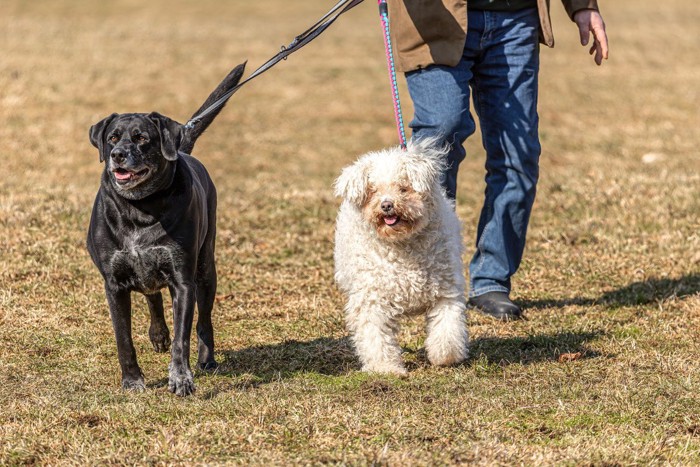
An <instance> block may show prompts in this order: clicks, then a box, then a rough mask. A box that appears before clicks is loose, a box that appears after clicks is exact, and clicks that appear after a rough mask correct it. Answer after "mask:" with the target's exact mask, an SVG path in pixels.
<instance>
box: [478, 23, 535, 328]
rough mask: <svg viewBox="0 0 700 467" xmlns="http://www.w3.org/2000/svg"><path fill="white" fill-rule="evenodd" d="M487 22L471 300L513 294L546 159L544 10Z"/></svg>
mask: <svg viewBox="0 0 700 467" xmlns="http://www.w3.org/2000/svg"><path fill="white" fill-rule="evenodd" d="M484 21H485V26H484V27H485V29H484V40H483V42H482V44H483V47H484V48H483V51H482V55H481V57H480V60H479V61H478V62H477V63H475V65H474V68H473V70H474V77H473V80H472V91H473V93H474V106H475V110H476V112H477V114H478V116H479V122H480V124H481V130H482V135H483V144H484V148H485V149H486V192H485V200H484V206H483V208H482V211H481V217H480V219H479V225H478V230H477V251H476V253H475V255H474V257H473V259H472V261H471V263H470V266H469V272H470V291H469V296H470V297H472V298H474V297H478V296H481V295H484V294H486V293H489V292H499V293H502V294H508V293H509V292H510V289H511V281H510V279H511V276H512V275H513V274H514V273H515V272H516V271H517V269H518V267H519V265H520V261H521V259H522V255H523V250H524V248H525V235H526V232H527V226H528V221H529V218H530V212H531V209H532V205H533V203H534V200H535V188H536V184H537V179H538V165H539V156H540V143H539V137H538V115H537V91H538V86H537V75H538V71H539V43H538V27H539V20H538V15H537V10H536V9H527V10H521V11H518V12H484ZM506 298H507V297H506ZM518 314H519V310H518Z"/></svg>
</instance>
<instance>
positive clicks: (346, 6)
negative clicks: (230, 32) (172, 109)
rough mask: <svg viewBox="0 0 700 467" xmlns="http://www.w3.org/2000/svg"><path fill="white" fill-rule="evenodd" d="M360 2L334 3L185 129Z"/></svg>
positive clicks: (340, 1)
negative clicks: (315, 20) (321, 15)
mask: <svg viewBox="0 0 700 467" xmlns="http://www.w3.org/2000/svg"><path fill="white" fill-rule="evenodd" d="M362 1H363V0H339V1H338V3H336V4H335V6H334V7H333V8H331V9H330V11H329V12H328V13H326V14H325V15H324V16H323V17H322V18H321V19H319V20H318V21H317V22H316V23H315V24H314V25H313V26H311V27H310V28H309V29H307V30H306V31H304V32H302V33H301V34H299V35H298V36H296V37H295V38H294V40H293V41H292V43H291V44H289V45H288V46H287V47H284V46H282V50H280V51H279V53H277V55H275V56H274V57H272V58H271V59H269V60H268V61H267V62H265V63H264V64H263V65H262V66H260V67H259V68H258V69H257V70H255V71H254V72H253V73H251V75H250V76H249V77H248V78H246V79H245V80H243V81H241V82H240V83H238V85H236V86H235V87H234V88H232V89H231V90H230V91H228V92H227V93H226V94H224V95H223V96H221V98H219V100H217V101H216V102H214V103H213V104H212V105H210V106H209V107H207V108H206V109H204V110H203V111H202V112H200V113H199V114H197V115H195V116H194V117H192V118H191V119H190V120H189V121H188V122H187V124H186V125H185V127H186V128H189V129H191V128H194V126H195V125H196V124H197V123H199V121H200V120H201V119H202V117H204V116H205V115H208V114H209V113H211V112H212V111H214V110H216V109H218V108H219V107H221V106H223V105H224V104H225V103H226V101H228V100H229V99H230V98H231V96H232V95H233V94H234V93H235V92H236V91H238V90H239V89H240V88H241V87H242V86H243V85H244V84H246V83H247V82H248V81H250V80H252V79H253V78H255V77H256V76H259V75H261V74H263V73H264V72H266V71H267V70H269V69H270V68H272V67H273V66H275V65H276V64H277V63H279V62H280V61H281V60H286V59H287V57H288V56H289V55H291V54H293V53H294V52H296V51H297V50H299V49H301V48H302V47H304V46H305V45H306V44H308V43H309V42H311V41H312V40H314V39H316V38H317V37H318V36H320V35H321V33H322V32H323V31H325V30H326V29H327V28H328V26H330V25H331V24H333V23H334V22H335V20H336V19H338V17H339V16H340V15H342V14H343V13H345V12H347V11H348V10H350V9H352V8H354V7H356V6H357V5H359V4H360V3H362Z"/></svg>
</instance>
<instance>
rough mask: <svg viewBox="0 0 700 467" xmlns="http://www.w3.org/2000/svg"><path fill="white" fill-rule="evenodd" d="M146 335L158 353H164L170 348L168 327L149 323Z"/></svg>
mask: <svg viewBox="0 0 700 467" xmlns="http://www.w3.org/2000/svg"><path fill="white" fill-rule="evenodd" d="M148 337H149V338H150V339H151V344H153V350H155V351H156V352H158V353H165V352H167V351H168V350H169V349H170V331H168V328H167V327H165V326H163V327H158V326H154V325H151V327H150V328H148Z"/></svg>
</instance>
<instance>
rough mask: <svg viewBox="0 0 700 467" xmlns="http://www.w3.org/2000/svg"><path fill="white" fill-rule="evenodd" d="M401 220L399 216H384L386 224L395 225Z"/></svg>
mask: <svg viewBox="0 0 700 467" xmlns="http://www.w3.org/2000/svg"><path fill="white" fill-rule="evenodd" d="M398 221H399V218H398V217H396V216H391V217H385V218H384V223H385V224H386V225H394V224H396V223H397V222H398Z"/></svg>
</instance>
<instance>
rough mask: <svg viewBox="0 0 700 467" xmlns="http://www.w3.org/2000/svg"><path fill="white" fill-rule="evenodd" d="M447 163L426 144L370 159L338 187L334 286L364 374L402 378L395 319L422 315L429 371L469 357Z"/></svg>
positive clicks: (355, 167) (346, 174)
mask: <svg viewBox="0 0 700 467" xmlns="http://www.w3.org/2000/svg"><path fill="white" fill-rule="evenodd" d="M444 160H445V151H444V150H442V149H440V148H437V147H436V146H435V145H434V141H433V140H422V141H418V142H412V143H409V145H408V148H407V150H405V151H404V150H402V149H401V148H399V147H396V148H391V149H387V150H384V151H380V152H371V153H369V154H366V155H364V156H362V157H361V158H360V159H358V160H357V162H355V163H354V164H353V165H351V166H349V167H346V168H345V169H344V170H343V172H342V174H341V175H340V177H339V178H338V180H336V183H335V192H336V195H337V196H339V197H342V198H343V202H342V204H341V206H340V211H339V212H338V218H337V223H336V232H335V254H334V256H335V280H336V282H337V284H338V287H339V288H340V290H341V291H342V292H343V293H344V294H345V295H346V296H347V304H346V306H345V318H346V322H347V326H348V329H349V331H350V333H351V335H352V339H353V342H354V344H355V349H356V351H357V353H358V355H359V357H360V360H361V362H362V369H363V370H364V371H371V372H382V373H394V374H399V375H403V374H405V373H406V369H405V367H404V364H403V360H402V358H401V347H400V346H399V344H398V340H397V332H398V324H399V319H400V318H401V317H402V316H405V315H414V314H419V313H425V315H426V322H427V338H426V341H425V348H426V351H427V355H428V359H429V360H430V362H431V363H432V364H433V365H452V364H455V363H459V362H461V361H463V360H464V359H465V358H466V357H467V351H468V344H469V336H468V333H467V327H466V317H465V308H466V303H465V295H464V291H465V287H466V285H465V281H464V274H463V272H462V240H461V235H460V224H459V220H458V219H457V215H456V214H455V212H454V206H453V204H452V203H451V202H450V201H448V199H447V198H446V196H445V193H444V190H443V188H442V187H441V186H440V182H439V177H440V173H441V172H442V170H443V168H444V164H445V162H444Z"/></svg>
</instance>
